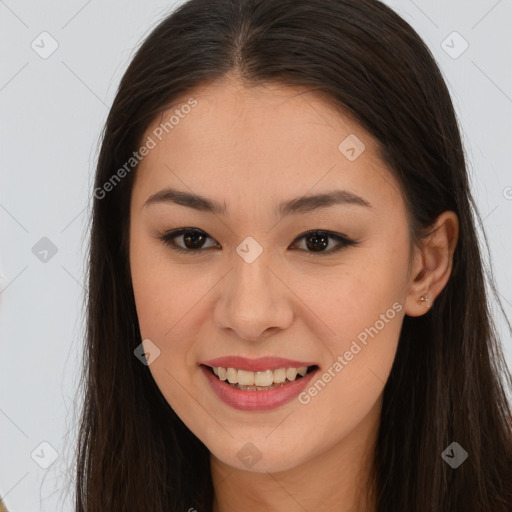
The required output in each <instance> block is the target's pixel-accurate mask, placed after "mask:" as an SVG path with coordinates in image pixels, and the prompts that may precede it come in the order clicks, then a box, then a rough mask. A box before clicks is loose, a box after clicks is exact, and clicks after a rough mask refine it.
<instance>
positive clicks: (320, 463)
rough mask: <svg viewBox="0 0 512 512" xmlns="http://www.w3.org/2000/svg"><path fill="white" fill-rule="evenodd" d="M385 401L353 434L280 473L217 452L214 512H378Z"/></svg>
mask: <svg viewBox="0 0 512 512" xmlns="http://www.w3.org/2000/svg"><path fill="white" fill-rule="evenodd" d="M380 410H381V400H379V401H378V402H377V403H376V404H375V406H374V408H373V409H372V410H371V411H370V412H369V414H368V415H367V416H366V418H365V419H364V420H363V421H362V422H361V423H360V424H359V425H357V426H356V427H355V428H354V429H353V430H352V432H351V433H350V434H349V435H348V436H346V437H345V438H343V439H342V440H340V441H339V442H338V443H337V444H336V445H335V446H333V447H331V448H330V449H329V450H327V451H326V452H324V453H321V454H319V455H316V456H315V457H313V458H309V459H308V460H307V461H305V462H304V463H302V464H300V465H298V466H295V467H293V468H290V469H289V470H286V471H280V472H275V473H271V472H265V473H256V472H251V471H244V470H241V469H238V468H233V467H231V466H227V465H226V464H224V463H223V462H222V461H220V460H219V459H218V458H217V457H215V456H213V455H211V457H210V463H211V471H212V481H213V487H214V493H215V498H214V503H213V509H212V510H213V512H228V511H230V510H243V511H244V512H259V511H261V510H265V511H267V512H282V511H283V510H286V511H287V512H304V510H315V512H328V511H332V510H337V511H338V512H373V511H375V503H374V500H373V498H372V497H368V498H367V491H368V489H369V486H370V482H371V470H372V462H373V455H374V451H375V441H376V438H377V432H378V425H379V420H380Z"/></svg>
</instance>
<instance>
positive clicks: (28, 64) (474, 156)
mask: <svg viewBox="0 0 512 512" xmlns="http://www.w3.org/2000/svg"><path fill="white" fill-rule="evenodd" d="M178 3H181V2H172V1H157V0H152V1H144V2H143V1H142V0H138V1H135V0H130V1H126V0H124V1H121V0H114V1H110V2H100V1H99V0H89V1H85V0H72V1H68V2H66V3H65V4H64V3H63V2H57V1H55V0H49V1H46V2H36V1H35V0H27V1H23V0H6V1H2V0H0V52H1V58H2V60H1V66H0V113H1V114H0V120H1V121H0V141H1V151H0V169H1V177H0V243H1V245H0V248H1V253H0V272H1V273H2V274H3V276H2V279H1V280H0V306H1V307H0V336H1V338H0V339H1V352H0V496H3V498H4V501H5V504H6V505H7V507H8V509H9V511H10V512H24V511H27V512H32V511H39V510H45V511H52V512H55V511H61V510H62V511H64V510H72V509H73V498H74V490H73V487H72V483H73V459H72V455H73V451H74V441H75V435H76V421H77V417H76V413H75V412H74V404H73V400H74V397H75V394H76V389H77V384H78V381H77V376H78V370H79V366H78V365H79V358H80V354H81V346H82V345H81V344H82V332H83V310H82V309H83V308H82V300H83V287H82V285H83V280H84V278H83V275H84V263H83V262H84V258H85V250H86V247H87V243H88V233H87V229H86V228H87V222H88V214H89V210H88V208H89V201H90V197H91V193H92V178H93V172H94V165H95V160H96V156H97V146H98V139H99V136H100V132H101V129H102V127H103V124H104V121H105V119H106V115H107V113H108V108H109V106H110V104H111V102H112V100H113V97H114V94H115V91H116V88H117V85H118V83H119V80H120V78H121V76H122V74H123V72H124V70H125V69H126V66H127V65H128V62H129V60H130V58H131V56H132V55H133V52H134V50H135V48H136V47H137V46H138V45H139V44H140V42H141V41H142V40H143V38H144V37H145V36H146V35H147V34H148V33H149V31H150V30H151V29H152V28H153V27H154V26H155V24H156V23H157V22H158V21H159V20H160V19H161V18H162V17H163V16H164V15H165V14H166V13H167V12H168V11H170V10H171V9H172V8H173V7H174V6H175V5H177V4H178ZM387 3H388V4H389V5H391V6H392V7H393V8H395V10H397V11H398V12H399V13H400V14H401V15H402V16H403V17H404V18H405V19H406V20H407V21H409V23H411V24H412V25H413V27H415V28H416V30H417V31H418V32H419V34H420V35H421V36H422V37H423V38H424V40H425V41H426V43H427V44H428V45H429V47H430V48H431V50H432V52H433V54H434V55H435V57H436V59H437V61H438V62H439V64H440V66H441V68H442V70H443V73H444V75H445V77H446V79H447V81H448V83H449V86H450V90H451V92H452V96H453V99H454V102H455V104H456V109H457V114H458V116H459V119H460V123H461V126H462V130H463V134H464V143H465V147H466V151H467V154H468V157H469V164H470V173H471V180H472V186H473V190H474V193H475V196H476V198H477V200H478V205H479V208H480V212H481V215H482V217H483V218H485V228H486V231H487V234H488V237H489V243H490V248H491V254H492V260H493V263H494V268H495V274H496V279H497V284H498V287H499V290H500V292H501V295H502V299H503V304H504V306H505V310H506V313H507V316H509V318H510V316H511V313H512V291H511V283H512V273H511V270H510V266H509V261H510V254H511V253H512V237H511V236H510V234H509V233H510V231H511V229H510V228H511V224H512V222H511V220H512V173H511V164H510V148H511V145H512V144H511V143H512V137H511V134H512V121H511V120H512V115H511V114H512V71H511V63H512V39H511V35H510V25H511V21H512V1H511V0H501V1H496V0H471V1H468V0H451V1H450V2H447V1H446V0H436V1H434V0H423V1H420V0H416V1H414V2H413V1H411V0H400V1H388V2H387ZM44 31H46V32H48V33H49V34H51V37H52V38H53V39H55V40H56V41H57V43H58V48H57V50H56V51H55V52H54V53H53V54H52V55H50V56H49V57H48V58H46V59H43V58H41V56H40V55H39V54H38V53H36V51H35V50H34V49H33V48H32V47H31V45H32V42H33V41H35V42H34V45H36V44H37V45H39V47H37V46H36V48H38V51H39V52H42V51H48V50H49V49H51V40H50V39H49V38H48V36H40V34H41V33H42V32H44ZM454 31H456V32H458V33H459V34H460V35H461V36H462V38H464V40H466V41H467V42H468V43H469V48H468V49H467V50H466V51H465V52H464V53H462V55H460V56H458V58H453V57H455V56H457V54H458V53H460V51H461V50H462V49H463V48H464V46H463V45H464V41H463V40H462V39H460V38H459V37H458V36H457V35H452V33H453V32H454ZM45 37H46V39H44V41H43V42H41V39H43V38H45ZM443 41H445V42H444V43H443ZM43 44H44V48H43ZM450 53H451V55H450ZM507 235H508V236H507ZM43 237H47V238H49V239H50V240H51V241H52V243H53V244H54V245H55V246H56V248H57V253H56V254H55V255H54V256H53V257H50V256H51V253H49V254H48V256H47V259H48V261H46V262H42V261H40V259H38V257H36V255H35V254H34V253H33V251H32V248H33V247H34V246H35V244H36V243H38V241H39V240H40V239H41V238H43ZM40 257H44V253H42V254H40ZM498 321H499V325H500V329H501V332H502V333H503V339H504V343H505V345H506V351H507V358H508V361H509V364H512V349H511V339H510V334H509V333H508V332H507V330H506V329H505V323H504V321H503V320H502V319H501V318H500V317H498ZM42 442H46V443H49V444H50V445H51V446H52V447H53V448H54V449H55V450H56V452H57V453H58V456H57V458H56V460H55V462H54V463H53V464H52V465H51V466H50V467H49V468H48V469H44V468H42V467H40V465H38V464H37V463H36V462H35V461H38V462H39V463H40V464H41V463H44V462H45V461H51V459H50V457H51V454H52V448H50V447H49V446H48V445H42V446H41V443H42ZM32 457H33V458H32Z"/></svg>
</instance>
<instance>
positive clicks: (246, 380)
mask: <svg viewBox="0 0 512 512" xmlns="http://www.w3.org/2000/svg"><path fill="white" fill-rule="evenodd" d="M238 384H240V385H241V386H254V372H249V371H246V370H238Z"/></svg>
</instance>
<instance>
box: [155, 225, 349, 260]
mask: <svg viewBox="0 0 512 512" xmlns="http://www.w3.org/2000/svg"><path fill="white" fill-rule="evenodd" d="M187 233H194V234H196V235H206V237H207V238H211V237H210V236H208V234H207V233H205V232H204V231H202V230H200V229H195V228H178V229H174V230H172V231H169V232H167V233H164V234H163V235H161V236H157V238H158V239H159V240H161V241H162V242H163V243H164V244H165V245H167V246H169V247H170V248H171V249H172V250H173V251H176V252H180V253H184V254H189V255H190V254H192V255H194V256H197V255H201V254H203V253H204V251H206V250H208V249H212V248H214V247H207V248H206V249H184V248H183V247H179V246H178V245H176V243H175V242H174V239H175V238H178V237H179V236H183V235H184V234H187ZM311 234H323V235H326V236H327V237H328V238H332V239H334V240H337V242H338V243H339V245H338V246H337V247H336V248H335V249H331V250H329V251H320V252H316V253H315V252H313V251H308V250H306V249H299V250H300V251H302V252H305V253H306V254H307V256H308V257H317V256H327V255H330V254H334V253H336V252H338V251H340V250H341V249H343V248H345V247H353V246H356V245H358V244H359V241H358V240H352V239H351V238H348V237H347V236H346V235H342V234H341V233H334V232H332V231H326V230H323V229H316V230H311V231H306V232H305V233H302V234H301V235H299V236H298V237H297V238H296V239H295V240H294V241H293V243H292V245H294V244H295V243H296V242H298V241H299V240H301V239H302V238H305V237H307V236H308V235H311ZM212 240H213V239H212Z"/></svg>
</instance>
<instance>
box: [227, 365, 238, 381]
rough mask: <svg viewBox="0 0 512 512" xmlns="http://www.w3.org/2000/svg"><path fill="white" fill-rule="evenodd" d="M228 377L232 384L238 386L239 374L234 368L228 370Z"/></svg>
mask: <svg viewBox="0 0 512 512" xmlns="http://www.w3.org/2000/svg"><path fill="white" fill-rule="evenodd" d="M226 375H227V377H228V381H229V383H230V384H236V383H237V382H238V372H237V371H236V370H235V369H234V368H228V369H227V371H226Z"/></svg>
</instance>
